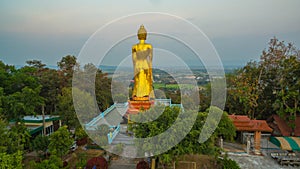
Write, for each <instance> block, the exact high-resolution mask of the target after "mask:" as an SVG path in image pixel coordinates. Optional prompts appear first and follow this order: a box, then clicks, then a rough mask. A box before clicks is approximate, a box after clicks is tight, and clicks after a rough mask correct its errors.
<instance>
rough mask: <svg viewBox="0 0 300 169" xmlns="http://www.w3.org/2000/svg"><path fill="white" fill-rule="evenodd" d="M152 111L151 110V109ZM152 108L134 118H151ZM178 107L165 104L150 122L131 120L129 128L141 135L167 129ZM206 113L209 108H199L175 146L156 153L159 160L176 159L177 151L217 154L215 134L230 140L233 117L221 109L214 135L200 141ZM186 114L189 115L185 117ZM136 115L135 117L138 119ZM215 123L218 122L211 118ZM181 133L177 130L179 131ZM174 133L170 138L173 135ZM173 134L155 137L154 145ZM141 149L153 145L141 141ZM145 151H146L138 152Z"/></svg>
mask: <svg viewBox="0 0 300 169" xmlns="http://www.w3.org/2000/svg"><path fill="white" fill-rule="evenodd" d="M152 111H153V110H152ZM152 111H151V110H150V111H149V112H145V113H143V114H141V115H139V116H138V117H136V118H137V119H142V118H144V119H147V118H151V116H153V114H155V112H152ZM179 111H180V109H179V108H178V107H173V108H170V107H166V108H165V110H164V111H163V113H162V114H161V115H160V116H159V118H158V119H156V120H155V121H152V122H148V123H135V124H132V126H131V130H133V132H134V133H135V136H137V137H140V138H147V137H152V136H155V135H158V134H160V133H162V132H163V131H165V130H167V129H168V128H169V127H170V126H171V125H172V124H173V123H174V121H175V120H178V119H177V118H179V117H178V114H179ZM207 116H208V110H207V111H205V112H199V113H198V116H197V119H196V121H195V123H194V125H193V127H192V129H191V131H190V132H189V133H188V134H187V136H186V137H185V138H184V139H183V140H181V141H180V142H179V144H177V145H176V146H174V147H172V148H171V149H170V150H168V151H167V152H165V153H163V154H160V155H158V158H159V160H160V162H161V163H164V164H168V163H171V162H173V161H174V160H176V158H177V157H178V156H180V155H184V154H198V153H200V154H208V155H217V154H218V153H219V149H218V148H217V147H216V146H215V144H216V142H217V140H218V138H219V137H220V136H222V137H223V138H225V139H228V140H232V139H233V137H234V136H235V127H234V126H233V124H232V121H231V120H230V119H229V118H228V115H227V113H226V112H224V113H223V116H222V118H221V121H220V123H219V125H218V127H217V129H216V130H215V131H214V132H213V135H212V136H211V137H210V138H209V139H208V140H207V141H206V142H205V143H202V144H201V143H199V141H198V140H199V135H200V133H201V130H202V127H203V125H204V122H205V120H206V118H207ZM187 118H188V117H187ZM137 119H136V121H137ZM179 121H183V122H184V121H186V122H191V121H190V120H186V119H185V120H180V119H179ZM212 123H214V124H217V122H212ZM175 130H177V131H178V132H180V131H182V129H179V128H178V129H175ZM178 134H180V133H178ZM172 137H173V138H172ZM176 137H177V136H176V135H169V138H168V139H166V140H164V139H162V140H158V141H159V143H161V144H160V145H155V146H156V148H157V146H158V147H159V146H166V145H167V144H168V142H169V141H170V140H174V139H176ZM140 146H142V147H143V149H144V150H147V149H149V151H151V150H152V147H151V146H153V145H149V143H147V142H145V143H141V145H140ZM140 153H145V152H140Z"/></svg>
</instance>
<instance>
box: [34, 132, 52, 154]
mask: <svg viewBox="0 0 300 169" xmlns="http://www.w3.org/2000/svg"><path fill="white" fill-rule="evenodd" d="M49 144H50V141H49V137H48V136H42V135H38V136H37V137H36V138H35V139H34V140H33V141H32V148H33V150H35V151H36V152H37V153H40V151H42V152H43V154H46V152H47V149H48V146H49Z"/></svg>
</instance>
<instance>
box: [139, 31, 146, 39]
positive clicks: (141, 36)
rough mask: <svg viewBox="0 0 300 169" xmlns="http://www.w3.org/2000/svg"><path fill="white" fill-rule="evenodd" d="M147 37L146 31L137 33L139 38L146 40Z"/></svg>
mask: <svg viewBox="0 0 300 169" xmlns="http://www.w3.org/2000/svg"><path fill="white" fill-rule="evenodd" d="M146 38H147V34H146V33H140V34H138V39H139V40H146Z"/></svg>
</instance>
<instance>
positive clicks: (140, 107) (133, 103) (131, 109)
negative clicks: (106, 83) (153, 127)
mask: <svg viewBox="0 0 300 169" xmlns="http://www.w3.org/2000/svg"><path fill="white" fill-rule="evenodd" d="M152 105H154V100H153V101H150V100H129V101H128V109H127V112H126V115H127V119H128V123H130V115H131V114H138V113H140V112H143V111H145V110H148V109H150V107H151V106H152Z"/></svg>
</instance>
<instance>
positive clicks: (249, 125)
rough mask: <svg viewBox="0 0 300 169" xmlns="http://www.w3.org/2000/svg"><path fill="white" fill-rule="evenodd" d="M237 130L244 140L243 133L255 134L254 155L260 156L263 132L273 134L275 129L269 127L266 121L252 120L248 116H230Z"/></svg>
mask: <svg viewBox="0 0 300 169" xmlns="http://www.w3.org/2000/svg"><path fill="white" fill-rule="evenodd" d="M229 118H230V119H231V120H232V122H233V124H234V126H235V128H236V130H237V131H238V132H240V133H239V134H240V136H241V137H242V139H245V138H243V137H244V135H243V133H245V132H247V133H248V132H250V133H254V153H255V154H260V144H261V135H262V132H267V133H271V132H272V131H273V129H271V128H270V127H269V125H268V124H267V122H266V121H265V120H251V119H250V118H249V117H248V116H242V115H229Z"/></svg>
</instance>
